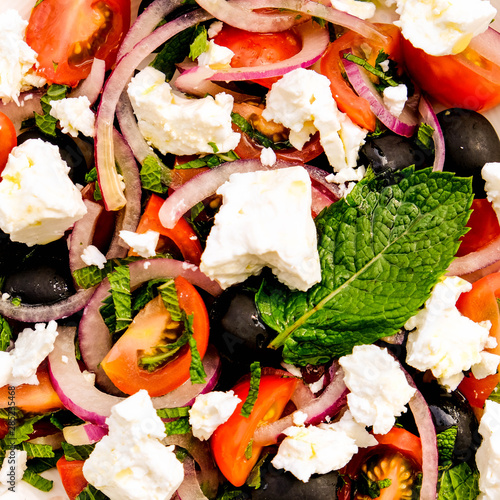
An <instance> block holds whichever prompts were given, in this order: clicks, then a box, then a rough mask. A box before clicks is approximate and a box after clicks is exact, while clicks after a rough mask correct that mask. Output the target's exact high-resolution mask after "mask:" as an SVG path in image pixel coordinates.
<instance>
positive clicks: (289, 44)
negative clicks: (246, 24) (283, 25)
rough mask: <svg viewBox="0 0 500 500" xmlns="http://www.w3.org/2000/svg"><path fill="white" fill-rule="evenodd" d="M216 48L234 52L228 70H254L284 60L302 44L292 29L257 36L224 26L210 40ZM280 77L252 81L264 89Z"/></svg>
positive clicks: (299, 48)
mask: <svg viewBox="0 0 500 500" xmlns="http://www.w3.org/2000/svg"><path fill="white" fill-rule="evenodd" d="M213 40H214V42H215V43H216V44H217V45H222V46H223V47H227V48H228V49H231V50H232V51H233V52H234V56H233V58H232V60H231V67H233V68H242V67H248V66H250V67H254V66H263V65H266V64H271V63H274V62H278V61H284V60H285V59H289V58H290V57H292V56H294V55H295V54H297V53H298V52H300V50H301V48H302V43H301V41H300V38H299V37H298V36H297V34H296V33H295V32H294V31H293V30H287V31H281V32H277V33H258V32H250V31H244V30H240V29H238V28H234V27H232V26H229V25H228V24H225V25H224V26H223V28H222V30H221V31H220V32H219V33H217V35H216V36H215V37H214V38H213ZM280 78H281V77H280V76H277V77H274V78H262V79H259V80H253V81H254V82H255V83H258V84H260V85H263V86H264V87H267V88H268V89H270V88H271V86H272V84H273V83H274V82H276V81H278V80H279V79H280Z"/></svg>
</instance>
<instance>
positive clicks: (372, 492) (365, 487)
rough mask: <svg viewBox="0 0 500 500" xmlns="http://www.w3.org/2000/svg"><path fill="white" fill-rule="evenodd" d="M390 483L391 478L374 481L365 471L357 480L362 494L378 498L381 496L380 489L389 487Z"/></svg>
mask: <svg viewBox="0 0 500 500" xmlns="http://www.w3.org/2000/svg"><path fill="white" fill-rule="evenodd" d="M390 485H391V480H390V479H382V480H380V481H372V480H371V479H370V478H369V477H368V476H367V475H366V474H365V473H364V472H362V473H361V475H360V477H359V479H358V480H357V481H356V490H357V492H358V493H359V495H360V496H363V497H365V496H366V497H370V498H378V497H379V496H380V490H382V489H384V488H388V487H389V486H390Z"/></svg>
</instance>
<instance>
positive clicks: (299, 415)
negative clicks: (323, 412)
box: [292, 410, 309, 427]
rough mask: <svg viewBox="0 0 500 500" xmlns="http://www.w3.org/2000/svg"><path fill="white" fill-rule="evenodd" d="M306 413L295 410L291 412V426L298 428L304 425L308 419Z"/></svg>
mask: <svg viewBox="0 0 500 500" xmlns="http://www.w3.org/2000/svg"><path fill="white" fill-rule="evenodd" d="M308 418H309V417H308V415H307V413H304V412H303V411H300V410H297V411H295V412H293V414H292V422H293V425H296V426H297V427H300V426H301V425H304V424H305V422H306V420H307V419H308Z"/></svg>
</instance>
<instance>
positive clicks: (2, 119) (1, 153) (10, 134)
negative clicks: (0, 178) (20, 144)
mask: <svg viewBox="0 0 500 500" xmlns="http://www.w3.org/2000/svg"><path fill="white" fill-rule="evenodd" d="M15 146H17V135H16V128H15V127H14V124H13V123H12V121H11V119H10V118H9V117H8V116H7V115H5V114H3V113H2V112H0V174H1V173H2V171H3V169H4V168H5V165H6V164H7V160H8V159H9V154H10V152H11V151H12V148H14V147H15Z"/></svg>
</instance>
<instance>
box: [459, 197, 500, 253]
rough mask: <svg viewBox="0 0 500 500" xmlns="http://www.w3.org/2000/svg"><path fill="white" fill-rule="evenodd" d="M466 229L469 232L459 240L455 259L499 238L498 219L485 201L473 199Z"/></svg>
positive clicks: (489, 204) (499, 225)
mask: <svg viewBox="0 0 500 500" xmlns="http://www.w3.org/2000/svg"><path fill="white" fill-rule="evenodd" d="M471 208H472V214H471V216H470V219H469V221H468V222H467V227H470V228H471V230H470V231H469V232H468V233H467V234H466V235H465V236H463V237H462V238H461V243H460V247H459V249H458V252H457V257H461V256H463V255H467V254H468V253H470V252H475V251H477V250H479V249H481V248H482V247H484V246H486V245H488V244H489V243H491V242H492V241H493V240H495V239H496V238H499V237H500V224H499V223H498V218H497V215H496V213H495V211H494V210H493V207H492V206H491V203H490V202H489V201H488V200H487V199H474V200H473V202H472V206H471Z"/></svg>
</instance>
